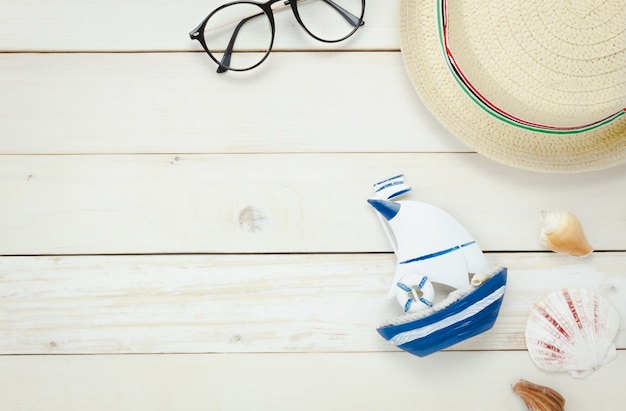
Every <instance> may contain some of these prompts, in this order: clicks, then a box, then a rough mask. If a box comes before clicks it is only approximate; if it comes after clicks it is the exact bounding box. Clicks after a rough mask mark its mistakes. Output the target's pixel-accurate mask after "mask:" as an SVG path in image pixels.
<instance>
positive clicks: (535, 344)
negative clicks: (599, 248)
mask: <svg viewBox="0 0 626 411" xmlns="http://www.w3.org/2000/svg"><path fill="white" fill-rule="evenodd" d="M618 329H619V315H618V313H617V310H615V308H613V306H611V304H610V303H609V302H608V301H607V300H606V299H605V298H603V297H602V296H600V295H598V294H595V293H593V292H592V291H590V290H587V289H584V288H573V289H571V288H566V289H563V290H560V291H555V292H552V293H550V294H548V296H546V297H545V298H544V299H543V300H542V301H540V302H539V303H537V304H536V305H535V307H534V308H533V309H532V310H531V311H530V315H529V316H528V320H527V322H526V348H527V349H528V353H529V354H530V357H531V359H532V360H533V362H534V363H535V364H536V365H537V366H538V367H539V368H541V369H543V370H546V371H565V372H568V373H569V374H570V375H571V376H573V377H575V378H585V377H587V376H588V375H590V374H591V373H592V372H593V371H595V370H597V369H598V368H600V367H601V366H602V365H604V364H606V363H608V362H610V361H611V360H613V359H615V357H616V356H617V352H616V350H615V343H614V340H615V337H616V336H617V332H618Z"/></svg>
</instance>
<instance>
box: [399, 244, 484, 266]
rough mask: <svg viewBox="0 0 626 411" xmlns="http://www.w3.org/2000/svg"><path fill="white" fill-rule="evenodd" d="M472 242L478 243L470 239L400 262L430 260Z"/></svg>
mask: <svg viewBox="0 0 626 411" xmlns="http://www.w3.org/2000/svg"><path fill="white" fill-rule="evenodd" d="M472 244H476V241H470V242H468V243H465V244H461V245H456V246H454V247H452V248H448V249H447V250H442V251H437V252H435V253H431V254H426V255H423V256H421V257H415V258H411V259H410V260H404V261H400V263H399V264H409V263H414V262H416V261H422V260H428V259H429V258H435V257H439V256H442V255H444V254H448V253H451V252H453V251H455V250H459V249H461V248H463V247H467V246H468V245H472Z"/></svg>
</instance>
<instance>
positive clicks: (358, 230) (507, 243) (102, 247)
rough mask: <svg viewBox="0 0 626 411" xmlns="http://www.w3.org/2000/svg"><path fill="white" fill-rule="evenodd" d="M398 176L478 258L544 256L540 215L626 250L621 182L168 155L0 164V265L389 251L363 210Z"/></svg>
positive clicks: (472, 158)
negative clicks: (562, 218)
mask: <svg viewBox="0 0 626 411" xmlns="http://www.w3.org/2000/svg"><path fill="white" fill-rule="evenodd" d="M399 172H404V173H405V174H406V181H407V184H410V185H411V186H413V187H414V191H413V192H412V193H411V194H410V195H409V196H407V197H406V198H407V199H414V200H419V201H424V202H428V203H431V204H434V205H436V206H438V207H441V208H443V209H444V210H446V211H447V212H449V213H450V214H452V215H453V216H454V217H455V218H457V219H458V220H459V221H460V222H461V223H462V224H463V225H465V226H466V228H467V229H468V230H469V232H470V233H472V234H473V235H474V237H475V238H476V240H477V241H478V243H479V244H480V245H481V247H482V248H483V249H485V250H488V251H534V250H542V248H541V247H540V246H539V231H540V227H541V223H542V221H541V213H540V211H541V210H544V209H546V210H559V209H569V210H570V211H572V212H574V213H575V214H576V215H578V217H579V219H580V220H581V221H582V223H583V227H584V228H585V231H586V233H587V236H588V237H589V240H590V242H591V243H592V245H594V247H595V248H596V249H597V250H626V219H625V218H624V217H625V214H624V213H625V208H624V204H626V197H625V196H626V192H624V190H623V187H624V186H626V173H619V172H615V170H613V171H605V172H598V173H589V174H586V175H581V176H578V177H577V178H576V183H575V184H572V183H571V182H569V181H570V180H569V176H564V175H545V176H540V175H535V174H530V173H519V172H518V171H517V170H514V169H512V168H510V167H505V166H500V165H498V164H496V163H494V162H491V161H489V160H487V159H485V158H484V157H482V156H479V155H477V154H458V153H449V154H447V153H442V154H433V153H430V154H384V153H383V154H334V155H330V154H289V155H280V154H274V155H270V154H255V155H177V154H171V155H110V156H108V155H104V156H85V155H80V156H2V157H0V192H2V193H6V195H5V196H4V197H3V198H2V201H1V202H0V254H5V255H8V254H19V255H21V254H28V255H32V254H140V253H151V254H152V253H251V252H252V253H285V252H290V253H291V252H307V253H309V252H373V251H376V252H379V251H391V248H390V246H389V244H388V243H387V240H386V237H385V236H384V234H383V231H382V228H381V227H380V225H379V222H378V220H377V218H376V216H375V213H374V211H373V209H371V207H370V206H369V205H368V204H367V202H366V199H367V198H368V197H370V196H371V195H372V191H371V190H372V188H371V187H372V184H373V183H374V182H376V181H379V180H381V179H383V178H385V177H389V176H393V175H396V174H397V173H399ZM582 199H584V201H583V200H582Z"/></svg>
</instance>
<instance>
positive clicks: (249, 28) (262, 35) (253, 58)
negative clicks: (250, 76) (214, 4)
mask: <svg viewBox="0 0 626 411" xmlns="http://www.w3.org/2000/svg"><path fill="white" fill-rule="evenodd" d="M204 41H205V43H206V46H207V48H208V49H209V51H210V52H211V54H212V55H213V57H214V58H215V59H216V60H217V61H219V62H220V63H221V64H223V65H224V66H226V67H228V68H230V69H232V70H245V69H248V68H250V67H254V66H256V65H258V64H259V63H261V61H263V59H264V58H265V56H266V55H267V53H269V49H270V46H271V44H272V25H271V23H270V20H269V16H267V14H265V11H263V9H261V8H260V7H259V6H257V5H256V4H253V3H235V4H231V5H229V6H227V7H223V8H221V9H218V10H216V11H215V12H214V13H213V15H211V17H210V18H209V20H208V21H207V24H206V26H205V29H204ZM230 43H233V44H230ZM229 49H230V50H232V53H229V54H228V55H227V59H224V51H225V50H229Z"/></svg>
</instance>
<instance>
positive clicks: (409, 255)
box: [368, 175, 490, 298]
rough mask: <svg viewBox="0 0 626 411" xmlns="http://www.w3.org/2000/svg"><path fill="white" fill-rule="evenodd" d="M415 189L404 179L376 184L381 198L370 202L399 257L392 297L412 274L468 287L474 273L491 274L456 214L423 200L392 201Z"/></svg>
mask: <svg viewBox="0 0 626 411" xmlns="http://www.w3.org/2000/svg"><path fill="white" fill-rule="evenodd" d="M409 190H410V187H408V186H407V185H405V184H404V181H403V176H402V175H399V176H396V177H393V178H390V179H387V180H384V181H381V182H380V183H377V184H375V185H374V191H375V198H372V199H369V200H368V202H369V203H370V204H371V205H372V207H374V209H376V211H377V213H378V215H379V216H380V217H381V223H382V224H383V227H384V228H385V231H386V233H387V236H388V237H389V241H390V243H391V245H392V247H393V249H394V252H395V254H396V258H397V264H396V271H395V274H394V278H393V281H392V283H391V286H390V289H389V293H388V295H387V297H388V298H392V297H393V296H394V295H395V294H396V290H397V284H398V282H399V281H400V280H401V279H402V278H403V277H405V276H406V275H409V274H413V275H414V274H419V275H424V276H427V277H428V279H429V280H430V281H431V282H434V283H440V284H444V285H447V286H450V287H453V288H456V289H462V288H465V287H467V286H468V285H469V282H470V274H471V273H486V272H488V271H489V270H490V269H489V264H488V263H487V260H486V259H485V257H484V255H483V253H482V251H481V249H480V248H479V246H478V245H477V244H476V241H475V240H474V238H473V237H472V236H471V235H470V234H469V232H468V231H467V230H466V229H465V228H464V227H463V226H462V225H461V224H460V223H459V222H458V221H457V220H456V219H454V218H453V217H452V216H451V215H450V214H448V213H446V212H445V211H443V210H442V209H440V208H438V207H436V206H433V205H431V204H427V203H422V202H418V201H390V199H392V198H395V197H397V196H399V195H401V194H404V193H406V192H408V191H409ZM389 229H390V230H391V232H390V230H389Z"/></svg>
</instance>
